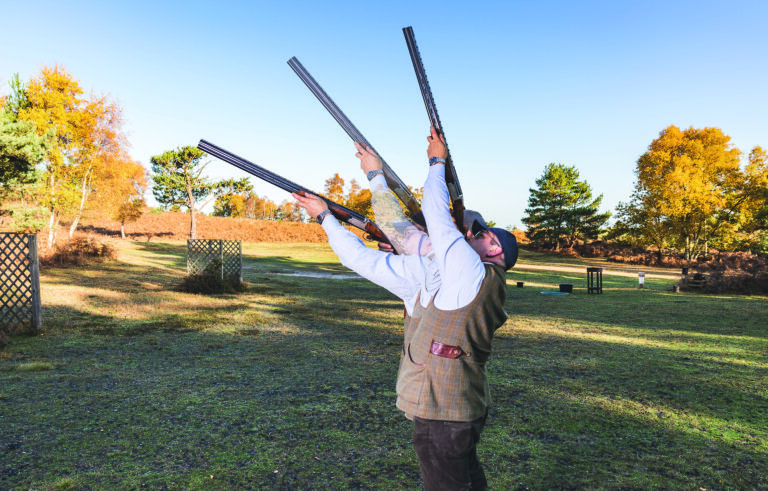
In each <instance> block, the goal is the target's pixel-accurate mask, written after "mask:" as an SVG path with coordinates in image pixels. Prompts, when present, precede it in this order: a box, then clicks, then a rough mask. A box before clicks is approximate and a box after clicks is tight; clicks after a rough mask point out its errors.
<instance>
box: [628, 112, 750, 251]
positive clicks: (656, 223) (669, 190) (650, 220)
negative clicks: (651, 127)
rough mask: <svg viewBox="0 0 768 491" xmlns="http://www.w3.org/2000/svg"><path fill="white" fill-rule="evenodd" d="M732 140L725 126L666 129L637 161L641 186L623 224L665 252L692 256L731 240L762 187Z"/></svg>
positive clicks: (629, 230)
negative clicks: (746, 168) (745, 168)
mask: <svg viewBox="0 0 768 491" xmlns="http://www.w3.org/2000/svg"><path fill="white" fill-rule="evenodd" d="M730 140H731V139H730V137H729V136H727V135H725V134H723V132H722V130H720V129H719V128H703V129H697V128H693V127H691V128H688V129H687V130H680V129H679V128H677V127H676V126H669V127H668V128H666V129H665V130H663V131H662V132H661V133H660V135H659V137H658V138H657V139H655V140H654V141H653V142H651V144H650V146H649V147H648V151H647V152H646V153H644V154H643V155H642V156H641V157H640V159H638V161H637V168H636V171H635V172H636V176H637V180H636V183H635V190H634V192H633V194H632V198H631V200H630V202H629V203H622V204H621V205H620V206H619V210H618V211H619V213H618V218H619V222H618V224H617V225H619V226H620V227H624V228H625V229H626V230H627V231H628V233H629V234H630V235H633V236H634V237H635V239H638V238H639V239H641V240H642V239H645V241H646V243H647V244H649V245H650V244H653V245H655V246H656V247H658V248H659V254H661V253H662V249H663V247H664V246H670V247H672V248H676V249H678V250H681V251H683V254H684V257H685V258H686V259H695V258H697V257H698V256H699V255H701V253H702V252H703V251H704V249H705V248H706V247H707V244H709V243H711V242H713V241H720V242H721V243H725V242H727V241H728V237H732V235H733V234H734V232H735V231H736V230H737V229H738V226H739V221H740V219H741V217H742V211H744V210H745V209H746V207H747V206H748V205H749V203H750V202H751V199H752V197H754V196H755V193H756V192H757V191H758V188H759V186H757V187H756V186H753V185H751V184H750V182H752V181H754V180H755V179H756V178H753V179H752V181H750V179H748V178H747V174H745V171H742V170H741V152H740V151H739V149H737V148H734V147H733V146H732V145H731V143H730ZM759 168H760V167H759V166H758V165H756V166H755V167H754V169H755V172H757V173H758V174H759Z"/></svg>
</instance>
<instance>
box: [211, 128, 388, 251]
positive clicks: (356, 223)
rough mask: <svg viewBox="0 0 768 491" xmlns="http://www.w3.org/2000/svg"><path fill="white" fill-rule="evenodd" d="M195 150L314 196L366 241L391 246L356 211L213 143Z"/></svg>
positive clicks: (281, 185) (285, 187) (377, 229)
mask: <svg viewBox="0 0 768 491" xmlns="http://www.w3.org/2000/svg"><path fill="white" fill-rule="evenodd" d="M197 148H199V149H200V150H202V151H203V152H206V153H208V154H210V155H213V156H214V157H216V158H218V159H221V160H223V161H224V162H226V163H228V164H231V165H234V166H235V167H237V168H238V169H240V170H244V171H245V172H247V173H249V174H251V175H253V176H256V177H258V178H259V179H262V180H264V181H267V182H268V183H270V184H273V185H275V186H277V187H279V188H281V189H284V190H285V191H288V192H289V193H296V194H299V195H301V196H306V195H308V194H313V195H316V196H318V197H319V198H320V199H322V200H323V201H325V203H326V204H327V205H328V209H329V210H331V214H333V216H335V217H336V218H337V219H339V220H341V221H342V222H344V223H348V224H349V225H352V226H353V227H356V228H358V229H360V230H362V231H363V232H365V234H366V239H369V240H374V241H376V242H384V243H386V244H390V245H392V243H391V242H390V240H389V238H388V237H387V236H386V234H385V233H384V232H383V231H382V230H381V229H380V228H379V226H378V225H376V224H375V223H373V222H372V221H370V220H369V219H368V218H366V217H365V216H363V215H361V214H359V213H357V212H356V211H353V210H350V209H349V208H346V207H344V206H341V205H339V204H337V203H334V202H333V201H331V200H329V199H327V198H324V197H322V196H320V195H318V194H316V193H313V192H312V191H310V190H309V189H307V188H305V187H302V186H299V185H298V184H296V183H293V182H291V181H289V180H288V179H286V178H284V177H281V176H278V175H277V174H275V173H274V172H271V171H268V170H267V169H265V168H263V167H261V166H258V165H256V164H254V163H253V162H250V161H248V160H245V159H244V158H242V157H238V156H237V155H235V154H233V153H230V152H228V151H226V150H224V149H223V148H221V147H219V146H216V145H214V144H213V143H210V142H207V141H205V140H200V142H199V143H198V144H197ZM393 250H394V247H393Z"/></svg>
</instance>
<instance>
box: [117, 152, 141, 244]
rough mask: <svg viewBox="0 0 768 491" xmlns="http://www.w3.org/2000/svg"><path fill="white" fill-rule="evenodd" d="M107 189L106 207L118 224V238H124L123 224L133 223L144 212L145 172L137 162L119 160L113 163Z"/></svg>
mask: <svg viewBox="0 0 768 491" xmlns="http://www.w3.org/2000/svg"><path fill="white" fill-rule="evenodd" d="M109 169H110V177H109V183H108V188H109V189H111V193H109V198H108V201H107V205H108V206H109V207H110V208H111V209H112V210H113V211H112V216H113V218H115V220H118V221H119V222H120V236H121V237H122V238H123V239H124V238H125V224H126V223H131V222H135V221H136V220H138V219H139V218H141V215H142V214H143V212H144V208H145V207H146V200H145V199H144V193H145V192H146V191H147V186H148V184H149V183H148V180H147V170H146V169H145V168H144V166H143V165H141V163H139V162H134V161H131V160H130V159H121V160H116V161H114V162H113V164H112V165H111V166H109Z"/></svg>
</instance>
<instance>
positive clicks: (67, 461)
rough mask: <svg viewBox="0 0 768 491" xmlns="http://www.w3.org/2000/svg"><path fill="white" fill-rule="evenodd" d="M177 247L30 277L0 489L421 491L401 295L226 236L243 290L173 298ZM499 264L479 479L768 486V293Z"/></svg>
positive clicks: (663, 277) (303, 249)
mask: <svg viewBox="0 0 768 491" xmlns="http://www.w3.org/2000/svg"><path fill="white" fill-rule="evenodd" d="M184 247H185V245H184V243H181V242H168V243H154V242H153V243H148V242H126V243H124V245H123V246H121V252H120V258H119V261H118V262H115V263H108V264H102V265H97V266H93V267H88V268H77V269H75V268H72V269H51V270H44V271H43V272H42V278H41V282H42V294H43V295H42V296H43V304H44V312H43V315H44V323H45V330H44V332H43V334H42V335H40V336H36V337H15V338H13V342H12V344H11V345H10V346H8V347H7V348H5V349H4V350H3V351H0V380H2V385H0V429H1V432H0V434H1V436H0V489H116V488H117V489H126V488H127V489H133V488H139V487H147V488H150V489H189V488H205V489H228V488H238V489H242V488H245V489H248V488H253V489H414V490H418V489H420V486H421V483H420V478H419V473H418V464H417V462H416V457H415V455H414V453H413V450H412V448H411V435H410V431H411V426H410V423H409V421H408V420H406V419H405V418H404V417H403V416H402V415H401V414H400V413H399V412H398V411H397V410H396V409H395V407H394V406H395V393H394V386H395V376H396V370H397V364H398V358H399V353H400V344H401V336H402V304H401V302H399V301H398V300H397V299H396V298H394V297H393V296H391V295H390V294H388V293H387V292H386V291H384V290H382V289H380V288H378V287H376V286H373V285H371V284H370V283H368V282H366V281H364V280H361V279H349V278H346V279H344V278H343V277H342V278H334V279H327V278H318V277H308V276H295V275H294V276H291V275H287V274H286V273H301V274H310V273H312V274H314V273H328V274H333V275H335V274H342V273H348V271H346V270H345V269H344V268H343V267H342V266H340V265H339V263H338V261H337V260H336V259H335V256H334V255H333V254H332V253H331V252H330V250H329V249H328V248H327V247H326V246H324V245H320V244H244V279H245V280H246V281H247V282H248V283H249V284H250V287H249V290H248V291H247V292H246V293H243V294H237V295H223V296H214V297H209V296H196V295H190V294H184V293H179V292H175V291H172V290H171V288H172V287H173V286H174V285H175V284H177V283H178V282H179V281H180V280H181V278H182V275H183V274H184V271H185V259H184V258H185V249H184ZM518 264H519V265H518V267H516V268H515V269H514V270H512V271H511V272H510V273H509V275H508V285H509V288H508V299H507V304H506V308H507V311H508V312H509V313H510V314H511V315H510V319H509V321H508V322H507V323H506V324H505V325H504V326H503V327H502V328H501V329H500V330H499V331H497V336H496V340H495V344H494V353H493V356H492V358H491V360H490V361H489V363H488V372H489V377H490V381H491V389H492V392H493V396H494V402H493V405H492V408H491V410H490V415H489V423H488V426H487V427H486V431H485V432H484V434H483V440H482V442H481V445H480V455H481V459H482V461H483V462H484V464H485V469H486V473H487V476H488V478H489V481H490V483H491V486H492V488H493V489H498V490H507V489H525V488H530V489H553V488H559V489H563V488H566V489H574V488H586V489H648V488H667V489H669V488H676V489H707V490H709V489H768V321H767V320H766V319H767V318H768V298H765V297H738V296H710V295H707V296H705V295H701V294H696V293H673V292H672V285H673V284H675V282H676V281H677V280H678V279H679V276H678V275H677V274H676V273H677V271H669V270H655V269H651V268H637V267H627V266H621V267H620V266H615V265H611V264H608V263H603V262H601V261H599V260H588V261H587V260H577V259H564V258H553V257H548V256H543V255H538V254H533V253H527V252H525V251H523V253H522V255H521V258H520V261H519V263H518ZM587 265H597V266H603V267H604V268H606V269H605V273H604V288H605V292H604V293H603V294H602V295H587V294H586V291H585V288H584V287H585V283H586V278H585V277H586V275H585V273H584V271H585V267H586V266H587ZM640 270H642V271H646V272H647V276H646V281H645V288H644V289H638V288H637V284H638V280H637V272H638V271H640ZM517 281H523V282H524V283H525V286H524V287H523V288H517V287H515V283H516V282H517ZM564 282H565V283H573V284H574V287H575V290H574V293H573V294H572V295H568V296H552V295H542V294H541V292H542V291H555V290H556V289H557V284H558V283H564Z"/></svg>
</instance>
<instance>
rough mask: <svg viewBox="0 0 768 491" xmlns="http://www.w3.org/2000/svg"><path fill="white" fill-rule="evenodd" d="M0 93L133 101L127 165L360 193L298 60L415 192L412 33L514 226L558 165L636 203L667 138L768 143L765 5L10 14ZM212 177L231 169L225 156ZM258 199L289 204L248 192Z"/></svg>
mask: <svg viewBox="0 0 768 491" xmlns="http://www.w3.org/2000/svg"><path fill="white" fill-rule="evenodd" d="M0 12H2V14H3V15H2V17H3V19H4V21H3V41H2V43H0V93H7V91H8V80H9V79H10V77H11V75H12V74H13V73H16V72H18V73H19V75H20V76H21V78H22V80H28V79H29V78H30V77H33V76H37V75H38V74H39V73H40V69H41V68H42V66H43V65H49V66H50V65H54V64H60V65H62V66H64V67H65V68H66V69H67V70H68V71H69V73H70V74H72V75H73V76H74V77H75V78H77V79H78V80H79V81H80V82H81V84H82V86H83V87H84V88H85V89H86V90H87V91H94V92H96V93H106V94H109V95H110V96H111V97H112V98H113V99H114V100H116V101H118V103H119V104H120V105H121V106H122V108H123V111H124V118H125V128H126V130H127V133H128V137H129V140H130V142H131V144H132V148H131V154H132V155H133V157H134V158H135V159H136V160H138V161H140V162H142V163H143V164H145V165H146V166H147V167H148V168H149V158H150V157H151V156H152V155H157V154H160V153H162V152H163V151H165V150H169V149H172V148H175V147H177V146H183V145H196V144H197V141H198V140H199V139H201V138H204V139H206V140H209V141H211V142H213V143H215V144H217V145H220V146H222V147H224V148H226V149H228V150H230V151H232V152H234V153H237V154H239V155H241V156H243V157H245V158H247V159H249V160H252V161H254V162H256V163H258V164H260V165H263V166H265V167H267V168H269V169H272V170H274V171H275V172H278V173H280V174H282V175H284V176H285V177H288V178H290V179H293V180H295V181H297V182H298V183H300V184H302V185H304V186H306V187H309V188H311V189H315V190H317V191H322V188H323V183H324V181H325V179H327V178H328V177H330V176H331V175H332V174H333V173H334V172H339V173H340V174H341V175H342V177H344V178H345V179H346V180H347V181H349V180H350V179H352V178H356V179H357V180H358V181H362V180H363V176H362V173H361V171H360V170H359V166H358V162H357V159H355V158H354V148H353V145H352V143H351V141H350V140H349V138H348V137H347V135H346V134H345V133H344V132H343V131H342V130H341V128H340V127H339V126H338V125H337V124H336V122H335V121H333V119H332V118H331V117H330V115H328V114H327V113H326V111H325V109H324V108H323V107H322V106H321V105H320V104H319V103H318V102H317V101H316V100H315V98H314V96H313V95H312V94H311V93H310V92H309V91H308V90H307V89H306V87H304V85H303V84H302V83H301V81H300V80H299V79H298V77H296V76H295V74H294V73H293V71H292V70H291V69H290V67H288V65H287V64H286V61H287V60H288V59H289V58H290V57H291V56H296V57H297V58H298V59H299V60H300V61H301V62H302V64H303V65H304V66H305V67H306V68H307V70H309V72H310V73H312V75H313V76H314V77H315V78H316V79H317V81H318V82H319V83H320V84H321V85H322V86H323V88H324V89H325V90H326V91H327V92H328V94H329V95H330V96H331V97H332V98H333V99H334V100H335V101H336V103H337V104H338V105H339V106H340V107H341V109H342V110H343V111H344V112H345V113H346V114H347V116H348V117H349V118H350V119H351V120H352V122H353V123H354V124H355V125H356V126H357V127H358V128H359V129H360V131H361V132H362V133H363V134H364V135H365V136H366V137H367V138H368V140H370V141H371V143H372V144H373V145H374V146H375V147H376V149H377V150H378V151H379V152H380V153H381V155H382V156H383V157H384V158H385V159H386V161H387V162H388V163H389V165H390V166H392V167H393V169H395V171H396V172H397V173H398V174H399V175H400V177H401V178H402V179H403V180H404V181H406V182H407V183H409V184H412V185H414V186H421V185H422V182H423V180H424V177H425V176H426V153H425V149H426V135H427V134H428V120H427V117H426V112H425V110H424V106H423V103H422V100H421V96H420V93H419V90H418V85H417V83H416V80H415V77H414V74H413V68H412V66H411V62H410V59H409V56H408V51H407V49H406V46H405V42H404V40H403V35H402V31H401V29H402V28H403V27H405V26H408V25H411V26H413V28H414V32H415V35H416V39H417V41H418V44H419V48H420V50H421V54H422V57H423V61H424V65H425V67H426V70H427V74H428V76H429V79H430V83H431V86H432V91H433V94H434V96H435V100H436V103H437V108H438V110H439V112H440V117H441V120H442V122H443V125H444V127H445V131H446V135H447V137H448V142H449V144H450V147H451V153H452V155H453V158H454V161H455V164H456V168H457V171H458V173H459V178H460V181H461V184H462V188H463V191H464V195H465V204H466V205H467V206H468V207H469V208H474V209H477V210H479V211H481V212H482V213H483V214H484V215H485V216H486V217H487V218H489V219H491V220H494V221H496V222H497V224H498V225H499V226H521V221H520V218H521V217H522V216H523V214H524V209H525V207H526V203H527V199H528V195H529V192H528V189H529V188H531V187H533V186H534V185H535V183H534V182H535V180H536V179H537V178H538V177H539V176H540V175H541V174H542V172H543V170H544V167H545V166H546V165H547V164H548V163H550V162H559V163H563V164H567V165H573V166H575V167H576V168H577V169H578V170H579V172H580V173H581V177H582V178H583V179H586V180H587V182H588V183H589V184H590V185H591V186H592V189H593V191H594V192H595V194H603V195H604V205H603V208H604V209H606V210H611V211H613V209H614V208H615V206H616V204H617V203H618V202H619V201H626V200H627V199H628V198H629V196H630V194H631V192H632V188H633V183H634V169H635V164H636V162H637V159H638V157H639V156H640V155H641V154H642V153H643V152H644V151H645V150H646V149H647V147H648V145H649V144H650V142H651V141H652V140H653V139H654V138H656V137H657V136H658V134H659V132H660V131H661V130H663V129H664V128H665V127H667V126H668V125H671V124H674V125H676V126H679V127H689V126H694V127H697V128H701V127H708V126H716V127H719V128H721V129H722V130H723V131H724V132H725V133H726V134H727V135H729V136H731V137H732V142H733V144H734V145H735V146H736V147H738V148H739V149H741V150H742V152H744V153H745V154H747V153H748V152H749V150H750V149H751V148H752V147H754V146H756V145H762V146H763V147H765V146H768V90H766V79H768V77H767V75H768V64H767V63H766V60H768V37H767V36H766V35H765V21H766V19H768V2H764V1H756V0H755V1H738V0H737V1H730V2H726V1H656V0H649V1H637V2H621V1H585V2H558V1H548V2H547V1H543V2H516V1H509V2H482V1H481V2H474V3H470V2H434V1H431V0H429V1H422V2H404V1H389V2H367V3H362V2H333V1H327V2H310V1H283V2H215V3H214V2H194V1H192V2H163V1H160V2H158V1H155V2H150V1H143V0H140V1H134V2H114V4H113V3H112V2H93V1H72V2H66V3H64V2H41V1H36V0H31V1H27V2H8V1H4V0H2V1H0ZM208 169H209V174H210V175H211V176H212V177H215V178H221V177H240V176H242V175H244V174H242V173H241V172H240V171H238V170H236V169H234V168H232V167H230V166H229V165H227V164H225V163H223V162H219V161H215V162H213V163H211V164H210V166H209V168H208ZM253 182H254V185H255V190H256V192H257V193H258V194H259V195H262V196H267V197H269V198H270V199H272V200H274V201H276V202H278V203H279V202H281V201H282V200H284V199H288V198H289V196H288V194H287V193H284V192H283V191H281V190H279V189H277V188H274V187H272V186H270V185H268V184H266V183H262V182H260V181H258V182H257V181H256V180H255V179H254V180H253Z"/></svg>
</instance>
